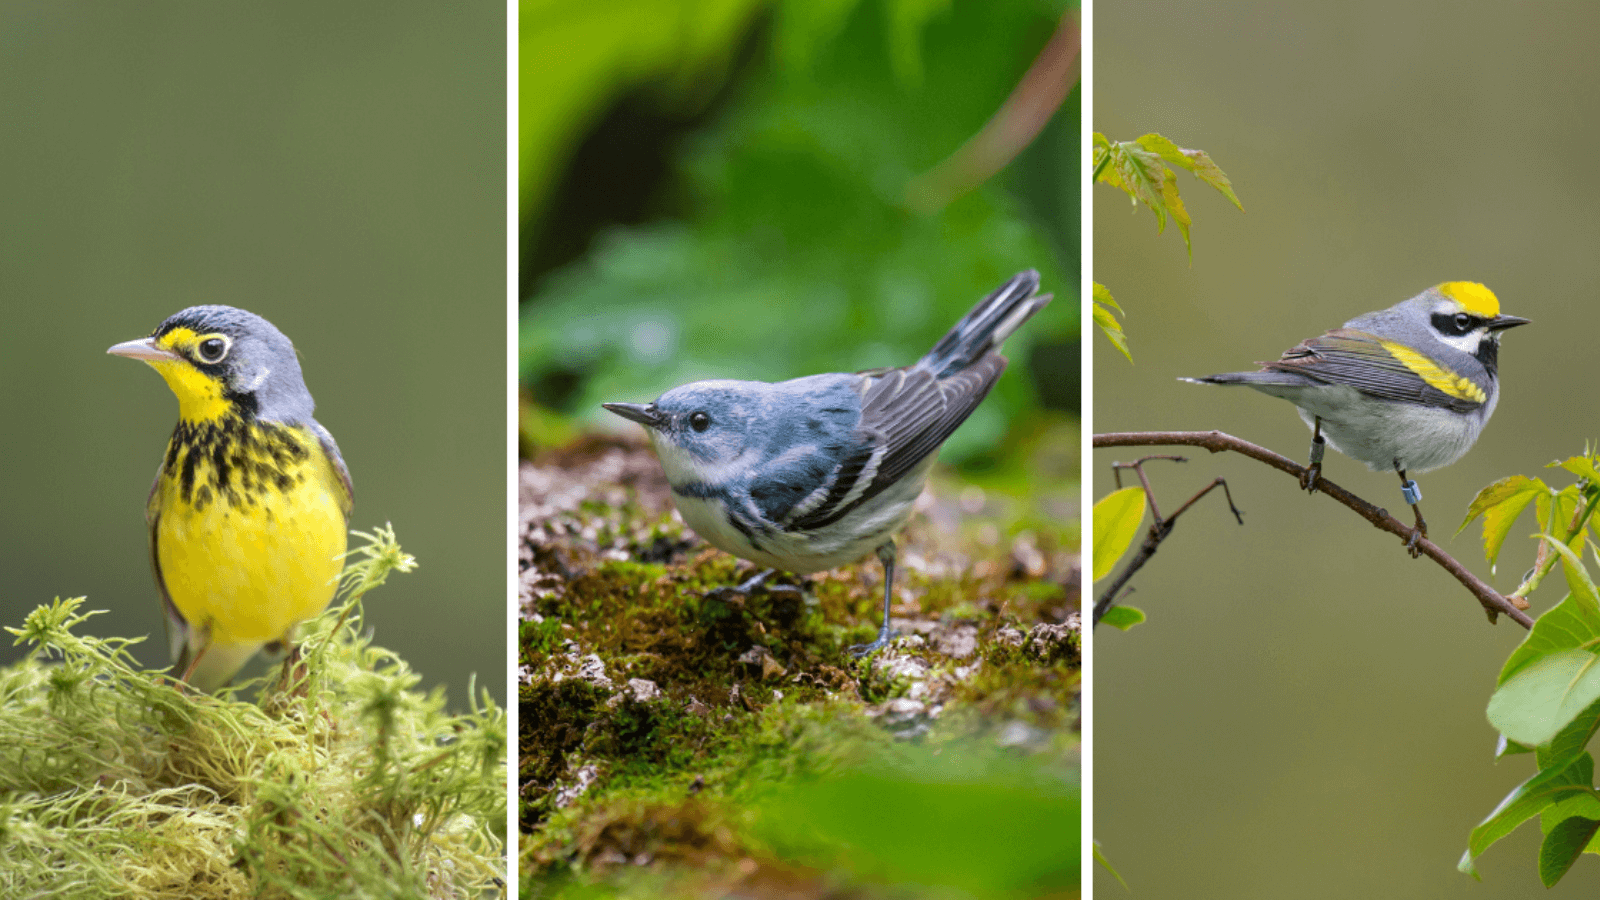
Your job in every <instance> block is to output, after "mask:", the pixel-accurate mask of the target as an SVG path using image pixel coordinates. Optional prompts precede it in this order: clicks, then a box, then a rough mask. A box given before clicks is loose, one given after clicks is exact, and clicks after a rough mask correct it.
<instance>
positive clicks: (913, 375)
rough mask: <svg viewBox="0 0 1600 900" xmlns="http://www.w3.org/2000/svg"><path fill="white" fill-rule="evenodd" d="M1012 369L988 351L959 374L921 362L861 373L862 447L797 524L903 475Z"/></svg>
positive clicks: (828, 514) (840, 513)
mask: <svg viewBox="0 0 1600 900" xmlns="http://www.w3.org/2000/svg"><path fill="white" fill-rule="evenodd" d="M1005 369H1006V358H1005V357H1003V356H1001V355H1000V354H998V353H990V354H988V355H987V356H984V357H982V358H981V359H978V360H977V361H976V362H974V363H972V364H971V365H969V366H967V367H966V368H965V369H962V370H961V371H959V372H956V373H955V374H952V375H949V376H947V377H944V378H939V377H937V376H935V375H934V373H933V372H931V371H929V370H927V369H924V368H919V367H916V366H912V367H908V368H904V369H887V370H885V369H876V370H873V371H871V372H863V373H861V375H862V376H863V379H864V380H863V392H862V396H861V421H860V424H859V426H858V433H859V434H860V435H862V436H864V437H865V439H866V440H865V441H864V442H863V444H862V445H861V448H860V449H859V450H857V451H856V452H854V453H853V454H851V455H850V456H848V457H847V458H846V459H845V460H844V461H843V465H841V467H840V470H839V474H838V476H837V477H836V478H834V479H833V481H832V482H831V483H830V485H829V486H828V490H827V492H826V495H825V496H821V497H820V499H819V500H818V501H817V502H814V503H806V504H802V505H803V507H805V514H804V515H803V516H802V517H800V518H798V519H795V520H794V521H792V522H790V523H789V525H790V527H792V528H802V529H810V528H820V527H823V526H825V525H828V524H830V523H832V522H836V521H838V520H839V519H841V518H843V517H844V516H845V515H846V514H848V513H849V512H850V511H851V510H852V509H855V508H856V507H857V506H860V505H861V504H862V503H864V502H866V501H867V500H870V499H872V498H873V497H874V496H876V495H877V494H879V493H880V492H882V491H883V490H884V489H885V488H887V487H888V486H890V485H892V484H894V483H895V482H897V481H899V480H900V479H901V478H902V477H904V476H905V474H906V473H907V472H909V471H911V469H912V468H914V467H915V466H916V465H917V464H918V463H920V462H922V461H923V460H924V459H926V458H927V457H928V456H929V455H930V454H932V453H934V452H936V451H937V450H938V449H939V445H940V444H943V443H944V441H945V438H947V437H949V436H950V433H951V432H952V431H955V430H956V427H957V426H959V425H960V424H961V423H962V422H964V421H966V418H967V416H969V415H971V414H972V411H973V410H974V409H976V408H977V406H978V404H979V403H981V402H983V398H984V397H986V396H988V394H989V389H990V388H992V387H994V383H995V382H996V381H997V380H999V378H1000V373H1002V372H1004V371H1005Z"/></svg>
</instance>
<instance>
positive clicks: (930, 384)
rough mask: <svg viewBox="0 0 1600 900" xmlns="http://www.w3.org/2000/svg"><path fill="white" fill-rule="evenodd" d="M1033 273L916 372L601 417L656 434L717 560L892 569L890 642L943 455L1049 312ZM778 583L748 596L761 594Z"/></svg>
mask: <svg viewBox="0 0 1600 900" xmlns="http://www.w3.org/2000/svg"><path fill="white" fill-rule="evenodd" d="M1038 289H1039V273H1038V272H1034V271H1031V270H1030V271H1027V272H1022V273H1021V274H1018V275H1017V276H1015V277H1013V278H1012V279H1011V280H1010V281H1007V282H1006V283H1005V284H1003V285H1001V286H1000V287H999V288H998V289H997V290H995V291H994V293H992V294H990V295H989V296H987V297H985V298H983V300H981V301H980V302H979V303H978V305H977V306H975V307H973V309H972V311H971V312H969V313H967V315H966V316H965V317H964V318H963V319H962V320H961V321H960V322H957V323H956V326H955V327H954V328H952V329H951V330H950V333H949V334H946V335H945V336H944V337H943V338H941V339H940V340H939V342H938V343H937V344H935V345H934V346H933V349H932V350H930V351H928V354H927V355H926V356H924V357H922V359H920V360H918V361H917V362H916V363H914V364H912V365H909V366H906V367H904V368H899V369H872V370H869V371H866V372H857V373H855V374H843V373H838V374H830V375H812V376H809V377H806V378H796V379H793V380H792V381H783V382H779V383H777V384H769V383H767V382H763V381H697V382H694V383H692V384H686V385H683V386H681V387H676V388H673V389H672V390H670V391H667V392H666V393H665V394H662V395H661V396H660V397H659V398H657V399H656V401H655V402H654V403H606V404H603V406H604V407H605V408H606V409H608V410H610V411H612V412H614V413H616V414H617V415H619V416H623V417H624V418H628V419H632V420H633V421H635V422H638V423H639V424H641V425H643V426H645V431H646V433H647V434H649V436H650V442H651V443H652V444H653V445H654V446H655V449H656V455H657V456H658V457H660V459H661V467H662V468H663V469H664V470H665V471H666V475H667V481H668V482H669V483H670V484H671V485H672V499H673V502H674V503H676V504H677V506H678V512H679V513H680V514H682V516H683V519H684V521H685V522H687V523H688V524H689V527H690V528H693V529H694V531H695V533H696V534H698V535H700V537H702V538H704V539H705V540H706V541H708V542H710V543H711V544H712V545H713V546H715V547H717V548H718V549H721V550H724V551H726V552H728V553H731V554H733V555H734V556H738V557H740V558H742V559H747V560H750V561H751V562H754V563H756V564H758V565H761V566H767V567H770V568H771V569H776V570H783V571H786V572H793V573H796V574H800V575H805V574H809V573H811V572H820V571H822V570H824V569H832V568H836V567H838V566H842V565H846V564H848V563H853V562H855V561H856V560H858V559H861V558H862V557H864V556H866V555H867V554H869V553H872V552H873V551H876V552H877V555H878V559H880V560H882V562H883V625H882V626H881V627H880V628H879V630H878V637H877V640H875V641H873V642H872V643H870V644H863V645H857V646H854V647H851V648H850V651H851V653H853V654H854V655H856V656H862V655H865V654H867V653H870V652H872V651H874V650H876V649H878V648H879V647H882V646H884V645H885V644H887V643H888V642H889V638H890V637H891V635H892V631H891V630H890V627H889V601H890V598H891V596H892V593H891V591H892V589H893V585H894V560H895V551H894V535H895V533H896V532H898V531H899V530H900V528H901V527H902V526H903V525H905V523H906V520H907V519H908V518H910V516H911V508H912V505H913V504H914V503H915V502H916V499H917V495H919V494H921V493H922V485H923V482H925V481H926V480H927V478H928V470H929V469H930V468H932V466H933V459H934V457H935V456H936V455H937V454H938V450H939V445H941V444H943V443H944V441H945V438H947V437H949V436H950V433H951V432H953V431H955V430H956V426H958V425H960V424H961V423H962V422H963V421H965V420H966V418H967V416H969V415H971V414H972V411H973V409H975V408H976V407H977V405H978V404H979V403H980V402H982V400H983V398H984V397H985V396H986V395H987V394H988V393H989V389H990V388H992V387H994V383H995V381H997V380H998V379H999V378H1000V373H1001V372H1004V371H1005V368H1006V358H1005V357H1003V356H1001V355H1000V353H999V350H1000V345H1001V344H1002V343H1003V342H1004V341H1005V339H1006V338H1007V337H1009V336H1010V335H1011V333H1012V332H1013V331H1016V330H1017V328H1018V326H1020V325H1021V324H1022V323H1023V322H1025V321H1027V319H1028V317H1030V316H1032V315H1033V314H1034V313H1036V312H1038V311H1039V310H1040V309H1042V308H1044V305H1045V304H1046V303H1049V302H1050V295H1049V294H1044V295H1040V294H1037V293H1036V292H1037V291H1038ZM771 574H772V573H771V572H764V573H762V574H761V575H758V576H756V577H755V578H752V579H750V580H749V581H747V582H746V583H745V584H744V585H741V586H740V587H739V588H738V589H737V590H740V591H745V590H749V589H752V588H753V587H754V586H756V585H758V584H760V583H761V582H762V581H764V580H765V579H766V578H767V577H769V576H770V575H771Z"/></svg>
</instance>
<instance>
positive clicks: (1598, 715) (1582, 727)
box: [1502, 700, 1600, 812]
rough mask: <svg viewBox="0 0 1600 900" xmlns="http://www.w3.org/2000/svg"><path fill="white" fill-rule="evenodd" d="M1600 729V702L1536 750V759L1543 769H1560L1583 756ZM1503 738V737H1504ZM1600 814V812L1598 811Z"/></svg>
mask: <svg viewBox="0 0 1600 900" xmlns="http://www.w3.org/2000/svg"><path fill="white" fill-rule="evenodd" d="M1596 729H1600V700H1596V701H1595V702H1593V703H1591V704H1589V705H1588V706H1587V707H1585V708H1584V710H1583V712H1581V713H1578V715H1576V716H1575V717H1573V719H1572V721H1571V722H1568V723H1567V725H1566V727H1565V728H1562V729H1561V730H1560V731H1559V732H1557V733H1556V736H1555V737H1553V738H1551V739H1550V741H1549V742H1548V743H1546V744H1544V745H1542V746H1540V747H1538V748H1536V749H1535V752H1536V753H1537V754H1538V755H1537V756H1536V757H1535V759H1536V761H1537V762H1538V765H1539V768H1541V769H1558V768H1562V767H1564V766H1566V765H1567V764H1569V763H1571V762H1572V761H1573V760H1574V759H1577V758H1578V757H1579V756H1581V755H1583V751H1584V748H1586V747H1588V746H1589V740H1590V739H1591V738H1593V737H1594V734H1595V731H1596ZM1502 737H1503V736H1502ZM1597 812H1600V810H1597Z"/></svg>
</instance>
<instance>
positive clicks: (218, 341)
mask: <svg viewBox="0 0 1600 900" xmlns="http://www.w3.org/2000/svg"><path fill="white" fill-rule="evenodd" d="M232 349H233V339H232V338H230V337H228V336H227V335H225V334H208V335H206V336H205V337H203V338H201V339H200V342H199V343H197V344H195V345H194V355H195V358H196V359H198V360H200V361H201V362H203V363H205V364H206V365H208V366H209V365H216V364H217V363H219V362H222V361H223V360H224V359H227V358H228V351H229V350H232Z"/></svg>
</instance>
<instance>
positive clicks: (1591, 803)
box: [1539, 791, 1600, 834]
mask: <svg viewBox="0 0 1600 900" xmlns="http://www.w3.org/2000/svg"><path fill="white" fill-rule="evenodd" d="M1573 816H1580V817H1582V818H1585V819H1600V797H1596V796H1595V794H1594V792H1593V791H1584V792H1581V793H1577V794H1573V795H1571V796H1569V797H1567V798H1565V799H1563V800H1559V801H1557V802H1555V803H1552V804H1550V805H1549V806H1546V807H1545V808H1544V809H1543V810H1542V811H1541V812H1540V813H1539V830H1541V831H1543V832H1544V833H1545V834H1549V833H1550V830H1551V829H1553V828H1555V827H1556V826H1557V825H1560V824H1561V821H1562V820H1563V819H1570V818H1572V817H1573Z"/></svg>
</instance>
